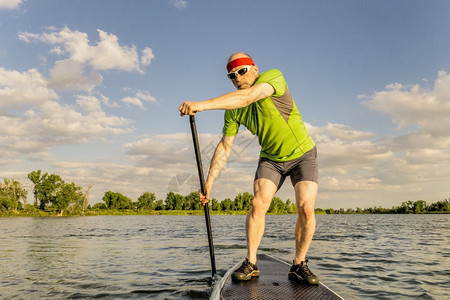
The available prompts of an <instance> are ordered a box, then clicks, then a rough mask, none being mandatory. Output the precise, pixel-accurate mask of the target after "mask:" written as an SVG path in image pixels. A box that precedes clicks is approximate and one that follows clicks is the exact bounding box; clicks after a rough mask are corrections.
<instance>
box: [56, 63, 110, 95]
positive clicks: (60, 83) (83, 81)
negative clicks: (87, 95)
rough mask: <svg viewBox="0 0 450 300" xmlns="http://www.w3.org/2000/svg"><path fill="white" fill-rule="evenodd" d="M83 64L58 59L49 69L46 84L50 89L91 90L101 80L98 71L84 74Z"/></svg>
mask: <svg viewBox="0 0 450 300" xmlns="http://www.w3.org/2000/svg"><path fill="white" fill-rule="evenodd" d="M83 73H84V65H83V64H82V63H80V62H77V61H74V60H69V59H65V60H60V61H57V62H56V63H55V66H54V67H53V69H51V70H50V79H49V83H48V86H49V87H50V88H52V89H65V90H81V91H87V92H90V91H92V90H93V89H94V88H95V87H96V86H98V85H99V84H100V83H101V82H102V81H103V77H102V75H100V74H99V73H96V72H91V74H90V75H89V76H85V75H84V74H83Z"/></svg>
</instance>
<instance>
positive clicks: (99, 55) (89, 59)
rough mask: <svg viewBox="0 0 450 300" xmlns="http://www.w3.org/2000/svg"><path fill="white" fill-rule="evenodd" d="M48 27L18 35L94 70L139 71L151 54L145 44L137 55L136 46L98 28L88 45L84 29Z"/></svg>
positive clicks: (152, 56) (150, 57) (151, 57)
mask: <svg viewBox="0 0 450 300" xmlns="http://www.w3.org/2000/svg"><path fill="white" fill-rule="evenodd" d="M49 29H50V31H49V32H45V33H43V34H36V33H29V32H21V33H19V39H21V40H23V41H24V42H27V43H30V42H33V41H39V42H43V43H47V44H50V45H54V48H53V49H52V50H50V53H54V54H58V55H64V54H67V55H69V57H70V60H72V61H75V62H79V63H83V64H88V65H89V66H91V67H92V68H93V69H94V70H111V69H117V70H121V71H128V72H139V73H143V72H144V71H143V69H142V67H146V66H148V65H149V64H150V62H151V60H152V59H153V58H154V55H153V52H152V50H151V49H150V48H148V47H147V48H145V49H143V50H141V57H140V58H139V54H138V52H137V49H136V46H134V45H131V46H123V45H120V44H119V38H118V37H117V36H116V35H114V34H109V33H107V32H105V31H103V30H100V29H98V30H97V31H98V34H99V41H97V42H95V43H94V45H91V42H90V41H89V38H88V35H87V33H85V32H80V31H77V30H76V31H72V30H71V29H69V28H68V27H64V28H63V29H61V30H60V31H56V30H55V29H54V28H49Z"/></svg>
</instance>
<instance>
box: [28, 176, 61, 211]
mask: <svg viewBox="0 0 450 300" xmlns="http://www.w3.org/2000/svg"><path fill="white" fill-rule="evenodd" d="M28 178H29V179H30V180H31V182H33V184H34V189H33V193H34V197H35V205H36V206H39V208H40V209H41V210H45V208H46V207H47V206H48V205H49V204H50V203H51V202H52V201H54V198H55V197H56V193H57V192H58V190H59V188H60V187H61V185H62V184H63V183H64V181H63V180H62V179H61V177H60V176H59V175H56V174H50V175H49V174H48V173H44V174H42V172H41V170H37V171H33V172H31V173H29V174H28Z"/></svg>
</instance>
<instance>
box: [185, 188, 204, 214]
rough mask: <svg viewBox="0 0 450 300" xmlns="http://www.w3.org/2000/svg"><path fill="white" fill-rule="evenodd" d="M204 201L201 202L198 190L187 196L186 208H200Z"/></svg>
mask: <svg viewBox="0 0 450 300" xmlns="http://www.w3.org/2000/svg"><path fill="white" fill-rule="evenodd" d="M201 208H202V203H201V202H200V199H199V195H198V192H192V193H190V194H189V195H187V196H186V198H185V207H184V209H185V210H200V209H201Z"/></svg>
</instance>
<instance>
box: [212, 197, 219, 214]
mask: <svg viewBox="0 0 450 300" xmlns="http://www.w3.org/2000/svg"><path fill="white" fill-rule="evenodd" d="M211 209H212V210H214V211H220V209H221V207H220V202H219V201H217V199H216V198H213V199H211Z"/></svg>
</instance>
